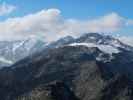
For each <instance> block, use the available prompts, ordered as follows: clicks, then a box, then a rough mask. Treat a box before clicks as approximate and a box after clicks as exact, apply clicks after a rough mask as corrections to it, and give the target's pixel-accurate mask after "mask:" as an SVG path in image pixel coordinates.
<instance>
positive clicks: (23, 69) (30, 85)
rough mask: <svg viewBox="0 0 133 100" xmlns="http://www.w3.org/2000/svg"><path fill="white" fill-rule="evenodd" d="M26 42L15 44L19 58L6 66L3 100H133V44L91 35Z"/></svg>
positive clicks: (0, 80) (0, 85) (0, 78)
mask: <svg viewBox="0 0 133 100" xmlns="http://www.w3.org/2000/svg"><path fill="white" fill-rule="evenodd" d="M28 41H29V40H28ZM15 43H16V42H15ZM21 43H22V44H21ZM27 43H28V42H19V43H18V44H19V47H22V49H20V48H19V47H18V45H17V46H14V47H15V50H14V47H13V46H12V45H11V47H13V49H9V52H10V50H11V51H17V52H18V53H16V52H15V55H16V58H14V57H15V56H14V55H13V56H11V59H19V60H11V59H10V58H9V57H8V56H7V58H5V59H9V60H8V61H15V62H16V63H14V64H11V65H10V66H8V67H3V65H2V66H1V69H0V98H1V100H133V68H132V66H133V47H131V46H129V45H126V44H124V43H123V42H121V41H120V40H118V39H116V38H114V37H112V36H109V35H103V34H99V33H87V34H84V35H82V36H81V37H79V38H73V37H71V36H67V37H64V38H61V39H59V40H58V41H55V42H52V43H49V44H47V43H42V41H39V44H38V42H35V43H34V44H33V42H31V43H29V45H25V44H27ZM12 44H14V43H12ZM20 44H21V45H20ZM35 44H37V45H35ZM22 45H23V46H22ZM31 45H32V46H31ZM4 46H5V45H4ZM0 47H1V44H0ZM24 47H26V48H24ZM27 47H28V48H30V49H27ZM16 48H17V49H16ZM4 51H6V50H3V52H4ZM0 52H1V51H0ZM13 53H14V52H10V53H9V54H13ZM2 54H4V53H2ZM2 54H1V55H2ZM5 54H7V53H5ZM19 55H20V56H19ZM21 55H22V56H21ZM2 57H3V56H2ZM4 57H6V56H5V55H4ZM1 61H2V60H1Z"/></svg>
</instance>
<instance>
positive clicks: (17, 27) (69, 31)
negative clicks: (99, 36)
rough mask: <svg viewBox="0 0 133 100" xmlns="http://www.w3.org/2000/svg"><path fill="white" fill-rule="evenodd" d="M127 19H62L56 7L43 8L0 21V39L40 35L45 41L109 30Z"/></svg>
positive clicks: (108, 15) (103, 17)
mask: <svg viewBox="0 0 133 100" xmlns="http://www.w3.org/2000/svg"><path fill="white" fill-rule="evenodd" d="M128 21H129V19H125V18H123V17H121V16H119V15H118V14H117V13H110V14H107V15H105V16H101V17H98V18H95V19H88V20H77V19H64V18H63V17H62V15H61V11H60V10H58V9H47V10H42V11H39V12H37V13H34V14H29V15H26V16H24V17H16V18H9V19H7V20H6V21H3V22H0V40H16V39H25V38H29V37H31V36H32V37H39V36H44V37H45V38H46V39H47V40H48V41H52V40H55V39H58V38H60V37H62V36H66V35H72V36H79V35H81V33H87V32H107V33H110V32H116V31H119V30H120V29H121V28H123V27H125V26H127V25H129V24H127V22H128ZM130 25H131V24H130Z"/></svg>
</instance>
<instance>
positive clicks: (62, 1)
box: [0, 0, 133, 39]
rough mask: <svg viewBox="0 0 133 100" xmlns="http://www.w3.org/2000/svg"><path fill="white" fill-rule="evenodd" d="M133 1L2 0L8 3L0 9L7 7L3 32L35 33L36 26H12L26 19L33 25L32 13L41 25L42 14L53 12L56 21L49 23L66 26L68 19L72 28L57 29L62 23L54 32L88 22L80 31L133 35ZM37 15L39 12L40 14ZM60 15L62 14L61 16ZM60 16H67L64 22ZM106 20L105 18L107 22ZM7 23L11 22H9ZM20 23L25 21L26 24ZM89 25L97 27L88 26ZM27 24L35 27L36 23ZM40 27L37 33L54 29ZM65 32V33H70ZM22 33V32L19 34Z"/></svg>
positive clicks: (0, 1) (0, 2)
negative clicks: (30, 16)
mask: <svg viewBox="0 0 133 100" xmlns="http://www.w3.org/2000/svg"><path fill="white" fill-rule="evenodd" d="M4 4H5V5H4ZM132 4H133V0H0V5H1V6H3V5H4V6H6V7H4V8H3V9H0V10H3V13H0V34H1V33H3V32H7V35H6V36H8V38H10V37H9V36H11V35H12V34H13V32H16V33H18V34H22V32H25V33H26V34H29V33H32V30H28V32H29V33H28V32H27V28H24V27H19V28H16V27H13V26H12V25H14V26H24V25H23V24H24V23H23V22H22V21H25V23H26V24H27V23H28V24H29V25H31V24H30V23H31V21H29V19H30V18H29V17H28V15H30V14H32V17H33V18H31V19H34V20H36V21H35V22H36V23H34V24H36V25H38V22H37V21H38V20H39V18H43V17H45V16H53V17H52V18H51V20H52V21H53V19H54V22H52V23H51V24H52V25H51V24H50V25H49V26H52V27H53V24H56V26H62V24H63V25H64V23H65V26H64V27H67V28H68V30H63V29H62V28H61V31H57V28H59V27H56V29H55V30H52V32H54V31H55V32H59V33H60V32H62V33H63V32H64V31H65V32H70V33H74V32H77V31H76V28H80V27H81V28H82V27H84V26H85V27H86V28H82V29H80V30H79V32H91V31H96V32H97V31H100V32H109V33H112V34H115V35H116V33H119V34H120V35H126V36H133V13H132V11H133V6H132ZM51 8H52V9H53V8H54V11H53V10H52V11H48V9H51ZM43 10H45V11H43ZM57 10H58V11H57ZM41 11H43V12H41ZM40 13H41V14H42V15H43V17H40V16H39V14H40ZM55 13H56V14H55ZM36 16H38V18H37V17H36ZM60 16H61V18H59V17H60ZM18 18H19V20H18ZM9 19H11V20H9ZM57 19H60V21H62V20H61V19H63V23H62V24H60V23H61V22H55V20H57ZM71 19H72V20H71ZM91 19H92V21H91ZM34 20H33V21H34ZM51 20H50V22H51ZM102 21H103V22H104V23H103V24H102ZM42 22H43V24H46V21H45V20H44V19H43V21H42ZM7 23H8V25H9V26H8V25H7ZM18 23H21V24H22V25H21V24H18ZM110 23H111V24H110ZM10 24H11V25H10ZM66 24H67V25H66ZM77 24H79V25H77ZM90 24H93V25H90ZM127 24H128V25H127ZM3 25H5V26H3ZM68 25H69V26H72V28H73V29H71V27H68ZM106 25H107V26H106ZM1 26H2V27H4V29H3V28H1ZM88 26H89V27H92V29H93V28H94V29H93V30H92V29H87V28H88ZM12 27H13V28H15V29H14V30H13V32H12V33H11V32H10V33H8V32H9V31H11V30H10V29H11V28H12ZM26 27H28V28H29V29H32V27H33V26H32V27H31V26H26ZM34 27H36V26H34ZM38 27H39V25H38ZM40 27H41V28H40V29H36V30H34V31H35V32H36V33H35V34H37V35H38V34H40V33H41V32H42V33H43V32H44V33H46V34H47V35H48V34H51V33H52V32H51V30H50V31H48V32H45V31H42V30H41V29H42V28H45V27H42V24H41V25H40ZM106 28H107V29H106ZM7 29H9V31H7ZM20 29H21V30H20ZM50 29H51V27H50ZM83 29H84V30H83ZM18 30H19V31H18ZM38 30H39V31H38ZM43 30H44V29H43ZM46 30H49V29H46ZM58 30H59V29H58ZM50 32H51V33H50ZM65 32H64V34H66V33H65ZM46 34H45V35H46ZM32 35H33V34H32ZM52 35H53V34H52ZM76 35H78V34H76ZM23 36H26V35H23ZM50 36H51V35H50ZM18 37H21V36H20V35H18ZM2 38H3V37H2ZM11 38H12V37H11ZM0 39H1V38H0Z"/></svg>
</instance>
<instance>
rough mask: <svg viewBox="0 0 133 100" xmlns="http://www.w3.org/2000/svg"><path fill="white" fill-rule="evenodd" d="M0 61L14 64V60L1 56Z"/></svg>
mask: <svg viewBox="0 0 133 100" xmlns="http://www.w3.org/2000/svg"><path fill="white" fill-rule="evenodd" d="M0 61H1V62H3V63H7V64H13V61H10V60H7V59H5V58H3V57H0Z"/></svg>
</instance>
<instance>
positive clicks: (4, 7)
mask: <svg viewBox="0 0 133 100" xmlns="http://www.w3.org/2000/svg"><path fill="white" fill-rule="evenodd" d="M15 9H16V7H15V6H13V5H10V4H6V3H5V2H4V3H2V4H1V5H0V16H3V15H7V14H10V13H11V12H13V11H14V10H15Z"/></svg>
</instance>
